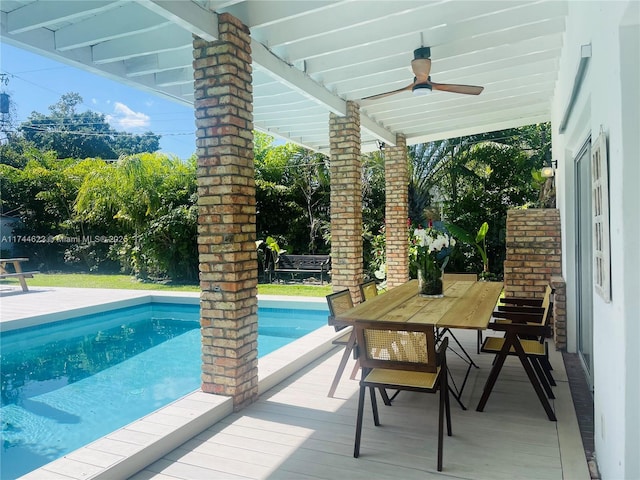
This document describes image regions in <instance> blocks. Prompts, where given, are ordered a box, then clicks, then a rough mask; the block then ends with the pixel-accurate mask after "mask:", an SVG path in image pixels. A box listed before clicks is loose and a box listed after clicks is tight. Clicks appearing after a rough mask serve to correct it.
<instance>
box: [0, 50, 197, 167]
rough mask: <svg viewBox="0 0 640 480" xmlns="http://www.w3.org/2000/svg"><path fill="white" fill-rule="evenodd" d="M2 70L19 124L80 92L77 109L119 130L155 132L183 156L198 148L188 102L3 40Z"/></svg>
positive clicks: (163, 143) (164, 148)
mask: <svg viewBox="0 0 640 480" xmlns="http://www.w3.org/2000/svg"><path fill="white" fill-rule="evenodd" d="M0 72H1V73H4V74H6V75H7V77H6V78H8V82H9V83H8V84H7V85H1V89H2V91H3V92H5V93H8V94H9V95H10V96H11V102H12V105H14V106H15V120H16V122H15V124H16V126H17V125H19V124H20V123H22V122H24V121H25V120H26V119H27V117H28V116H29V115H30V114H31V112H33V111H36V112H39V113H43V114H45V115H46V114H49V106H50V105H54V104H55V103H57V102H58V101H59V100H60V97H62V95H64V94H65V93H69V92H76V93H78V94H80V96H81V97H82V99H83V100H84V103H83V104H82V106H79V107H78V108H77V110H78V111H85V110H92V111H94V112H99V113H103V114H104V115H105V116H106V117H107V120H108V122H109V124H110V125H111V127H112V128H114V129H115V130H119V131H127V132H131V133H142V132H148V131H152V132H153V133H155V134H158V135H161V136H162V138H161V139H160V149H161V151H162V152H164V153H168V154H173V155H177V156H178V157H180V158H183V159H185V158H188V157H189V156H191V155H192V154H193V153H194V152H195V120H194V114H193V109H192V108H191V107H189V106H184V105H181V104H179V103H176V102H171V101H169V100H165V99H163V98H162V97H159V96H155V95H152V94H150V93H146V92H144V91H142V90H137V89H135V88H131V87H128V86H126V85H123V84H120V83H118V82H114V81H112V80H109V79H107V78H105V77H101V76H99V75H94V74H92V73H89V72H85V71H83V70H80V69H77V68H74V67H71V66H69V65H66V64H63V63H58V62H55V61H53V60H49V59H47V58H45V57H42V56H40V55H36V54H33V53H31V52H28V51H26V50H21V49H19V48H15V47H12V46H10V45H7V44H5V43H1V44H0Z"/></svg>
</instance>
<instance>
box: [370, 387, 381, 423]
mask: <svg viewBox="0 0 640 480" xmlns="http://www.w3.org/2000/svg"><path fill="white" fill-rule="evenodd" d="M380 390H381V391H382V389H380ZM369 394H370V396H371V410H373V424H374V425H375V426H376V427H379V426H380V417H379V416H378V400H377V399H376V389H375V388H373V387H369Z"/></svg>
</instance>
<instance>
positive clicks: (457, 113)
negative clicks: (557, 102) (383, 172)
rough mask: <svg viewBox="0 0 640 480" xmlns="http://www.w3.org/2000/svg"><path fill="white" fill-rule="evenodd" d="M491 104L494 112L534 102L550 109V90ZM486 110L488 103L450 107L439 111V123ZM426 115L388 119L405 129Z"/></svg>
mask: <svg viewBox="0 0 640 480" xmlns="http://www.w3.org/2000/svg"><path fill="white" fill-rule="evenodd" d="M491 104H492V105H491V109H492V110H490V111H492V112H500V111H501V110H503V109H507V108H514V107H528V106H529V105H532V104H535V105H536V106H537V107H543V106H545V105H546V106H547V108H548V109H550V108H551V102H550V100H549V92H536V93H532V94H529V95H526V96H518V97H508V98H502V99H499V100H494V101H492V102H491ZM486 111H487V109H486V105H475V106H472V107H466V108H465V107H464V106H459V107H455V108H450V109H447V110H444V111H439V112H438V123H443V122H447V121H449V120H453V121H461V122H464V121H465V119H466V118H468V117H473V116H474V115H476V114H480V113H482V112H486ZM425 117H427V118H428V117H429V115H428V113H426V112H425V113H424V114H420V113H415V114H412V115H407V116H405V117H404V118H398V119H397V120H395V121H394V119H388V120H387V123H388V124H389V125H393V127H394V128H395V129H397V130H401V131H405V130H408V129H411V128H415V126H416V125H420V126H422V125H424V124H425Z"/></svg>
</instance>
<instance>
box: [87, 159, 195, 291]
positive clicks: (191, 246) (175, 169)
mask: <svg viewBox="0 0 640 480" xmlns="http://www.w3.org/2000/svg"><path fill="white" fill-rule="evenodd" d="M196 203H197V196H196V162H195V158H193V157H192V158H191V159H189V161H187V162H182V161H181V160H179V159H177V158H174V157H168V156H166V155H161V154H150V153H145V154H138V155H132V156H127V157H122V158H121V159H120V160H118V161H117V162H115V163H112V164H109V165H106V166H105V168H100V169H97V170H95V171H93V172H91V173H90V174H89V175H87V176H86V177H85V179H84V182H83V183H82V185H81V187H80V190H79V192H78V197H77V201H76V206H75V208H76V212H77V214H78V215H79V217H80V218H82V219H84V220H85V221H86V222H88V223H89V224H91V225H93V226H98V227H99V226H100V225H108V224H109V220H110V219H114V220H115V221H116V230H115V233H113V232H112V233H110V234H108V235H107V237H108V238H114V242H113V244H112V245H111V253H112V255H114V256H116V257H117V258H118V259H119V261H120V262H121V264H122V265H123V267H124V269H125V270H126V271H131V272H132V273H134V274H135V275H136V276H137V277H139V278H142V279H148V278H163V277H170V278H172V279H173V280H195V279H197V272H198V253H197V206H196Z"/></svg>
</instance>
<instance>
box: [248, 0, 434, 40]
mask: <svg viewBox="0 0 640 480" xmlns="http://www.w3.org/2000/svg"><path fill="white" fill-rule="evenodd" d="M439 7H440V5H439V4H438V3H437V2H433V3H426V2H416V1H413V0H412V1H402V0H394V1H387V2H369V3H368V4H367V8H366V10H365V11H363V9H362V8H359V5H358V4H357V3H340V4H335V3H334V4H333V5H332V6H331V9H330V10H329V9H327V10H326V11H325V12H324V15H315V14H314V12H309V13H306V14H305V15H304V16H298V17H295V18H288V17H286V16H283V17H281V18H282V20H281V21H279V22H277V23H274V24H272V25H268V26H259V27H257V28H252V30H251V32H252V34H253V33H255V34H256V35H257V36H259V37H264V38H265V39H268V40H269V47H270V48H275V47H278V46H281V45H287V44H289V43H296V42H300V41H302V40H309V39H312V38H315V37H320V36H324V35H331V34H333V33H338V34H341V33H344V32H341V31H342V30H350V29H352V28H354V27H357V26H360V25H367V24H370V23H371V22H373V21H378V20H380V19H381V18H387V19H390V18H392V16H393V15H395V14H396V13H397V12H399V11H401V12H403V14H405V15H406V14H408V13H411V14H414V15H422V17H423V18H428V17H429V9H433V8H439Z"/></svg>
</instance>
